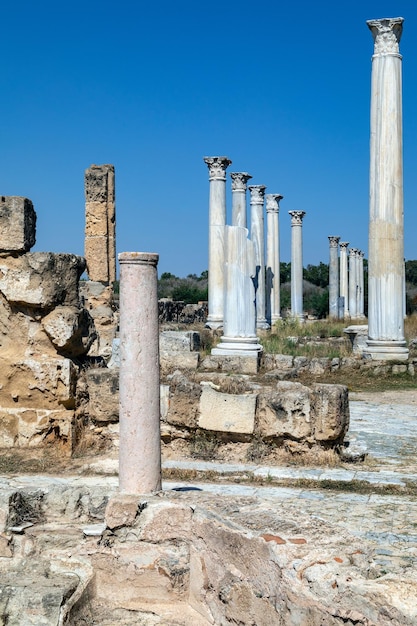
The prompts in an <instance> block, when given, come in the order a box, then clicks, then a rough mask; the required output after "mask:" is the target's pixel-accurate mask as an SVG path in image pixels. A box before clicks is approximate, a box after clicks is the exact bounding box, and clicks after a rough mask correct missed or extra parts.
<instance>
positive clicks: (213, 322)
mask: <svg viewBox="0 0 417 626" xmlns="http://www.w3.org/2000/svg"><path fill="white" fill-rule="evenodd" d="M204 163H206V165H207V166H208V168H209V181H210V198H209V254H208V316H207V322H206V326H208V327H209V328H220V327H221V326H222V325H223V313H224V312H223V307H224V274H223V273H224V227H225V225H226V169H227V167H228V166H229V165H230V164H231V161H230V159H228V158H227V157H204Z"/></svg>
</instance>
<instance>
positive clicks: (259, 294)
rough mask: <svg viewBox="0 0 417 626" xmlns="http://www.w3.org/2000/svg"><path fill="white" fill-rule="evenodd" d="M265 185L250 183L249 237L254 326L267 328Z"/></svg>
mask: <svg viewBox="0 0 417 626" xmlns="http://www.w3.org/2000/svg"><path fill="white" fill-rule="evenodd" d="M265 189H266V187H265V185H250V186H249V191H250V207H251V231H250V237H251V240H252V241H253V244H254V246H255V264H256V274H255V278H254V281H255V293H256V299H255V301H256V328H260V329H268V328H269V324H268V322H267V321H266V317H265V235H264V197H265Z"/></svg>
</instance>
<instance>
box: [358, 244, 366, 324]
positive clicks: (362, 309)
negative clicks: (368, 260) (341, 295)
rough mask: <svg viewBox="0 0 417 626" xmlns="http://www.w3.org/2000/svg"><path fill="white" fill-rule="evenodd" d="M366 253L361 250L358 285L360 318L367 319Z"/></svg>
mask: <svg viewBox="0 0 417 626" xmlns="http://www.w3.org/2000/svg"><path fill="white" fill-rule="evenodd" d="M364 256H365V253H364V252H362V250H359V254H358V283H359V304H358V313H359V317H365V281H364V276H363V257H364Z"/></svg>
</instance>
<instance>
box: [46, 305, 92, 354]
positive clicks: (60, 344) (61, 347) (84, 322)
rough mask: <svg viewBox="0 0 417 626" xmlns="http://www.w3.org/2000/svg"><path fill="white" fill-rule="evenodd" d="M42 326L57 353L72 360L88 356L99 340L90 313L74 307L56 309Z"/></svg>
mask: <svg viewBox="0 0 417 626" xmlns="http://www.w3.org/2000/svg"><path fill="white" fill-rule="evenodd" d="M42 326H43V328H44V330H45V332H46V334H47V335H48V337H49V339H50V340H51V341H52V344H53V345H54V346H55V348H56V349H57V352H59V353H60V354H63V355H65V356H68V357H71V358H75V357H78V356H81V355H83V354H87V352H88V350H89V349H90V347H91V345H92V343H93V341H95V339H96V338H97V333H96V330H95V326H94V321H93V318H92V317H91V315H90V314H89V312H88V311H87V310H86V309H79V308H77V307H74V306H59V307H56V308H55V309H53V311H51V312H50V313H49V314H48V315H47V316H46V317H44V318H43V319H42Z"/></svg>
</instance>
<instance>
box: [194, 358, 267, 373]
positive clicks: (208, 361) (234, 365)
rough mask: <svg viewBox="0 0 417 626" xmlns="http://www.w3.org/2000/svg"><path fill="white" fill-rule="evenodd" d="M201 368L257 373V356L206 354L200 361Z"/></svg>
mask: <svg viewBox="0 0 417 626" xmlns="http://www.w3.org/2000/svg"><path fill="white" fill-rule="evenodd" d="M200 369H202V370H214V371H220V372H233V373H235V374H257V373H258V369H259V358H258V356H220V355H209V356H206V357H205V358H204V359H203V360H202V361H201V363H200Z"/></svg>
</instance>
